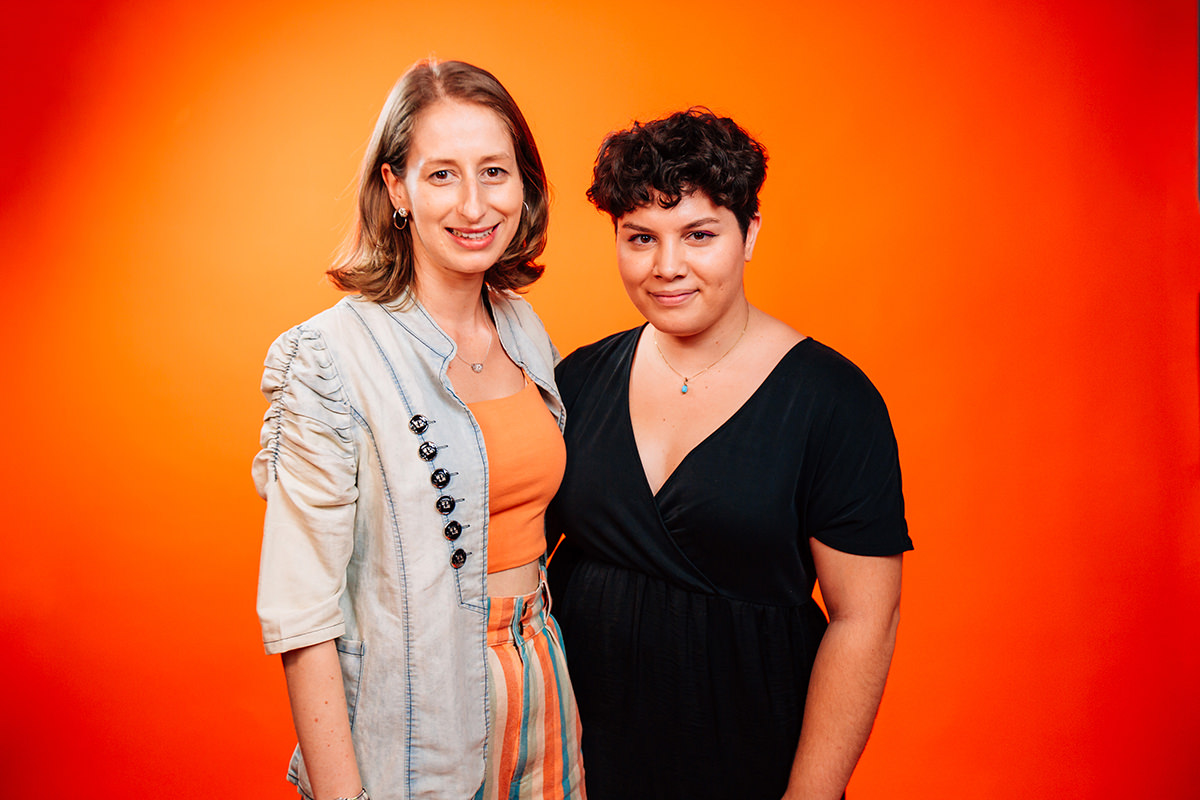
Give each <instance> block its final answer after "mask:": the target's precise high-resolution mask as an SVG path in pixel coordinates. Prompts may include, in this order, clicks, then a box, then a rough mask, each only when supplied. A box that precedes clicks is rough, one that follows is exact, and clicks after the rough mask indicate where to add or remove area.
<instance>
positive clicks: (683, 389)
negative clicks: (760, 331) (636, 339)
mask: <svg viewBox="0 0 1200 800" xmlns="http://www.w3.org/2000/svg"><path fill="white" fill-rule="evenodd" d="M749 327H750V309H748V308H747V309H746V324H745V325H743V326H742V332H741V333H739V334H738V337H737V338H736V339H734V340H733V344H731V345H730V346H729V349H728V350H726V351H725V352H724V353H722V354H721V357H720V358H718V359H717V360H716V361H714V362H712V363H711V364H709V365H708V366H707V367H705V368H704V369H702V370H700V371H699V372H695V373H692V376H691V377H690V378H689V377H688V376H687V375H684V374H683V373H682V372H680V371H679V370H677V369H675V368H674V367H672V366H671V362H670V361H667V357H666V355H664V354H663V351H662V348H661V347H659V346H658V331H657V330H655V331H654V334H653V337H652V338H653V339H654V349H655V350H657V351H658V357H659V358H661V359H662V360H663V363H664V364H666V365H667V369H669V370H671V372H674V373H675V374H676V375H678V376H679V377H681V378H683V385H682V386H680V387H679V393H680V394H687V393H688V381H690V380H692V379H694V378H699V377H700V376H701V375H703V374H704V373H706V372H708V371H709V370H710V369H712V368H713V367H715V366H716V365H717V364H720V363H721V362H722V361H724V360H725V356H727V355H729V354H730V353H732V352H733V348H735V347H737V346H738V342H740V341H741V340H742V337H743V336H745V335H746V329H747V328H749Z"/></svg>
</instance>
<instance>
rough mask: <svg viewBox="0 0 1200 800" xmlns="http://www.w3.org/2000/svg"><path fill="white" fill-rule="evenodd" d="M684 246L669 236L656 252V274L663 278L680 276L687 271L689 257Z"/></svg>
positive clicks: (668, 278) (670, 278)
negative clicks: (684, 250)
mask: <svg viewBox="0 0 1200 800" xmlns="http://www.w3.org/2000/svg"><path fill="white" fill-rule="evenodd" d="M685 255H686V254H685V253H684V252H683V248H682V247H681V246H680V245H679V243H677V242H673V241H671V239H670V238H669V237H668V238H667V239H665V240H664V241H663V242H662V244H660V245H659V246H658V248H657V249H656V250H655V253H654V274H655V275H657V276H658V277H660V278H662V279H663V280H668V281H669V280H672V279H674V278H678V277H679V276H680V275H683V274H684V273H686V272H687V259H686V257H685Z"/></svg>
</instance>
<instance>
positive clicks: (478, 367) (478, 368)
mask: <svg viewBox="0 0 1200 800" xmlns="http://www.w3.org/2000/svg"><path fill="white" fill-rule="evenodd" d="M494 341H496V337H495V336H494V335H493V334H492V332H491V331H490V330H489V331H488V346H487V352H485V353H484V354H483V360H482V361H467V360H466V359H465V358H463V357H462V356H461V355H459V354H458V353H457V352H456V353H455V354H454V357H455V358H457V359H458V360H459V361H461V362H463V363H464V364H466V365H467V366H468V367H470V368H471V372H474V373H475V374H477V375H478V374H479V373H480V372H483V365H484V363H486V362H487V360H488V356H490V355H491V354H492V342H494Z"/></svg>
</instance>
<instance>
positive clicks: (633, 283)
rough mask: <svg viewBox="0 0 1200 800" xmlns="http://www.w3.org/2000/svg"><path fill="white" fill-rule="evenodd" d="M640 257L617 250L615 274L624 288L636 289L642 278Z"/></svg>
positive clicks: (642, 271)
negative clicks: (619, 277) (618, 276)
mask: <svg viewBox="0 0 1200 800" xmlns="http://www.w3.org/2000/svg"><path fill="white" fill-rule="evenodd" d="M643 273H644V270H643V269H642V265H641V259H639V258H638V257H637V256H636V255H633V254H631V253H627V252H623V251H621V250H619V249H618V250H617V274H618V275H620V276H621V283H623V284H625V288H626V289H636V288H637V287H638V286H639V285H640V284H641V282H642V279H643V278H644V274H643Z"/></svg>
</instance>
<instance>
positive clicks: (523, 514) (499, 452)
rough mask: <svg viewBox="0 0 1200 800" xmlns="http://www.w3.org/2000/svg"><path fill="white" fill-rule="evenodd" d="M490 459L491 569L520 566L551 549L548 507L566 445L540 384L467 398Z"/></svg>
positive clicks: (558, 480) (528, 382)
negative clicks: (503, 393) (496, 395)
mask: <svg viewBox="0 0 1200 800" xmlns="http://www.w3.org/2000/svg"><path fill="white" fill-rule="evenodd" d="M467 407H468V408H470V409H471V413H472V414H474V415H475V421H476V422H478V423H479V429H480V430H481V431H483V444H484V447H485V448H486V449H487V460H488V507H489V511H490V516H489V518H488V545H487V546H488V549H487V571H488V572H489V573H491V572H499V571H500V570H503V569H511V568H513V567H519V566H521V565H522V564H528V563H529V562H531V561H536V560H537V559H538V558H540V557H541V555H542V553H544V552H545V551H546V531H545V517H546V506H548V505H550V501H551V500H552V499H553V498H554V493H555V492H557V491H558V485H559V484H560V483H562V478H563V471H564V470H565V469H566V467H567V448H566V445H565V444H564V443H563V437H562V433H560V432H559V430H558V423H557V422H556V421H555V419H554V415H553V414H551V413H550V409H548V408H546V404H545V403H543V402H542V395H541V392H539V391H538V388H537V384H535V383H534V382H533V381H531V380H529V378H528V377H526V378H525V388H523V389H521V391H519V392H517V393H516V394H514V395H509V396H508V397H500V398H497V399H495V400H482V401H480V402H478V403H468V404H467Z"/></svg>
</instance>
